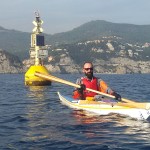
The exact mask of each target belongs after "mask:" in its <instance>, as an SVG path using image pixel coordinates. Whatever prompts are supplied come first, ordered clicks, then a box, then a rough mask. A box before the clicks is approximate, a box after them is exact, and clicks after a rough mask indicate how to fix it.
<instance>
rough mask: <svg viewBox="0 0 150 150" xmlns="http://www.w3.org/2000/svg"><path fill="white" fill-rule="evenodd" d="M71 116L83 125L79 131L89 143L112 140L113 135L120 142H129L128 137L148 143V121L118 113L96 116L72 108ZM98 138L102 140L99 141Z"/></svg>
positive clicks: (149, 129)
mask: <svg viewBox="0 0 150 150" xmlns="http://www.w3.org/2000/svg"><path fill="white" fill-rule="evenodd" d="M72 116H73V117H74V118H75V120H76V122H77V124H80V125H83V126H85V128H84V129H83V128H82V131H80V132H82V133H83V135H82V136H84V138H85V139H88V141H89V142H91V144H98V143H99V144H100V143H101V142H102V143H103V144H104V143H109V142H110V140H112V141H113V137H114V138H115V139H119V141H120V143H126V142H129V141H128V140H129V137H130V138H131V139H132V142H133V141H134V142H135V143H136V142H140V143H148V144H149V143H150V123H149V122H146V121H139V120H136V119H133V118H130V117H127V116H123V115H118V114H109V115H103V116H96V115H94V114H92V113H88V112H86V111H82V110H73V112H72ZM92 139H95V140H94V141H93V140H92ZM99 139H102V140H101V141H99ZM72 141H74V142H77V141H78V140H77V139H76V140H75V139H73V140H72ZM78 142H79V141H78ZM149 145H150V144H149Z"/></svg>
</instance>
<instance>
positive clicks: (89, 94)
mask: <svg viewBox="0 0 150 150" xmlns="http://www.w3.org/2000/svg"><path fill="white" fill-rule="evenodd" d="M81 82H82V84H85V85H86V88H90V89H93V90H96V91H98V90H99V87H98V79H97V78H96V77H93V79H92V80H89V79H87V78H85V77H83V78H81ZM95 95H96V93H94V92H91V91H88V90H85V91H84V97H94V96H95Z"/></svg>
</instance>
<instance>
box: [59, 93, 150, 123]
mask: <svg viewBox="0 0 150 150" xmlns="http://www.w3.org/2000/svg"><path fill="white" fill-rule="evenodd" d="M58 96H59V99H60V101H61V102H62V103H63V104H65V105H67V106H69V107H71V108H75V109H80V110H86V111H88V112H93V113H95V114H98V115H108V114H110V113H117V114H121V115H127V116H130V117H132V118H135V119H138V120H148V121H150V109H148V110H147V109H142V108H133V107H127V106H121V103H120V104H118V103H116V102H100V101H88V100H74V99H73V98H71V97H68V96H63V95H61V94H60V93H59V92H58Z"/></svg>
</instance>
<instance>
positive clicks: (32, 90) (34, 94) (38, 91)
mask: <svg viewBox="0 0 150 150" xmlns="http://www.w3.org/2000/svg"><path fill="white" fill-rule="evenodd" d="M28 88H29V92H28V93H27V96H28V97H29V98H33V99H34V98H36V99H37V98H38V99H40V100H43V99H44V98H45V90H46V89H47V88H48V87H46V86H29V87H28Z"/></svg>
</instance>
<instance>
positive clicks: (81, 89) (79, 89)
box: [77, 84, 86, 93]
mask: <svg viewBox="0 0 150 150" xmlns="http://www.w3.org/2000/svg"><path fill="white" fill-rule="evenodd" d="M85 89H86V86H85V85H84V84H81V85H80V88H77V90H78V91H79V93H83V91H84V90H85Z"/></svg>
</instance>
